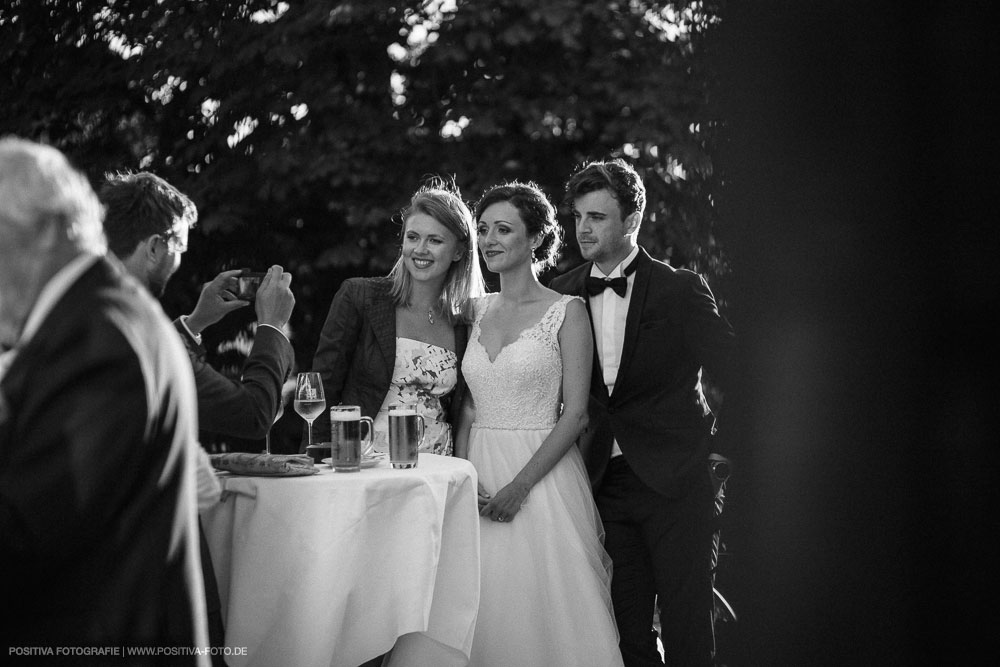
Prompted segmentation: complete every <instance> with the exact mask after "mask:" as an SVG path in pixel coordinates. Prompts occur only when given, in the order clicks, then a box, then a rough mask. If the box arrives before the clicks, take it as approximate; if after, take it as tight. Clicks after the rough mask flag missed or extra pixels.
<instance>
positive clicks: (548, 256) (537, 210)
mask: <svg viewBox="0 0 1000 667" xmlns="http://www.w3.org/2000/svg"><path fill="white" fill-rule="evenodd" d="M500 202H507V203H508V204H510V205H511V206H513V207H514V208H516V209H517V212H518V214H519V215H520V216H521V221H522V222H523V223H524V226H525V228H526V230H527V233H528V236H534V235H536V234H538V235H540V236H541V241H539V243H538V247H537V248H535V250H534V251H533V252H532V255H531V266H532V268H533V269H534V270H535V272H536V273H541V272H542V271H544V270H545V269H547V268H549V267H550V266H554V265H555V263H556V258H557V257H558V256H559V250H560V248H562V227H560V226H559V223H557V222H556V209H555V207H554V206H552V202H550V201H549V198H548V197H547V196H546V194H545V193H544V192H542V189H541V188H540V187H538V185H536V184H535V183H533V182H532V181H510V182H507V183H504V184H502V185H494V186H493V187H491V188H490V189H488V190H487V191H486V192H485V193H484V194H483V196H482V197H480V198H479V201H477V202H476V207H475V218H476V220H479V218H481V217H482V215H483V212H484V211H486V209H488V208H489V207H490V206H492V205H493V204H499V203H500Z"/></svg>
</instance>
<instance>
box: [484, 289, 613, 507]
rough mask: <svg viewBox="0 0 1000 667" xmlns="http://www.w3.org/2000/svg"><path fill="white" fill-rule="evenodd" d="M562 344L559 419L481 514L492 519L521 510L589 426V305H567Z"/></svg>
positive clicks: (591, 350)
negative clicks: (534, 490)
mask: <svg viewBox="0 0 1000 667" xmlns="http://www.w3.org/2000/svg"><path fill="white" fill-rule="evenodd" d="M559 347H560V352H561V355H562V366H563V376H562V394H563V411H562V414H561V415H560V417H559V421H558V422H556V425H555V426H554V427H553V428H552V430H551V431H550V432H549V435H548V436H547V437H546V438H545V441H544V442H542V445H541V446H540V447H539V448H538V451H537V452H535V454H534V455H533V456H532V457H531V459H530V460H529V461H528V462H527V463H526V464H525V465H524V467H523V468H521V470H520V472H518V473H517V475H515V476H514V479H513V480H511V482H510V483H509V484H507V486H505V487H503V488H502V489H500V491H498V492H497V494H496V496H494V497H493V499H492V500H491V501H490V502H489V503H487V504H486V506H485V507H483V508H482V509H481V510H480V512H479V513H480V514H481V515H482V516H488V517H490V518H491V519H496V518H497V517H499V516H503V517H504V520H505V521H510V520H511V519H512V518H513V517H514V515H515V514H517V512H518V511H519V510H520V509H521V505H522V504H523V503H524V500H525V498H527V496H528V492H529V491H530V490H531V488H532V487H533V486H534V485H535V484H537V483H538V481H539V480H540V479H542V478H543V477H545V475H547V474H548V472H549V471H550V470H552V468H553V467H554V466H555V464H556V463H558V462H559V460H560V459H561V458H562V457H563V456H564V455H565V454H566V452H567V451H568V450H569V448H570V447H572V446H573V444H574V443H575V442H576V439H577V437H578V436H579V435H580V433H581V432H583V429H584V428H586V426H587V399H588V396H589V393H590V369H591V365H592V363H593V360H592V355H593V347H594V342H593V339H592V337H591V334H590V324H589V322H588V321H587V311H586V308H585V307H584V305H583V302H581V301H579V300H576V299H574V300H573V301H570V302H569V303H568V304H567V305H566V317H565V319H564V320H563V324H562V327H561V328H560V329H559Z"/></svg>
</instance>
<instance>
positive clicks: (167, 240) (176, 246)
mask: <svg viewBox="0 0 1000 667" xmlns="http://www.w3.org/2000/svg"><path fill="white" fill-rule="evenodd" d="M158 236H159V237H160V239H161V240H162V241H163V243H164V244H166V246H167V250H169V251H170V252H172V253H174V254H177V255H181V254H183V253H185V252H187V249H188V244H187V241H182V240H181V239H179V238H177V237H176V236H170V235H169V234H159V235H158Z"/></svg>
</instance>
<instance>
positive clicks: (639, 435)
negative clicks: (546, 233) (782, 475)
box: [551, 248, 733, 497]
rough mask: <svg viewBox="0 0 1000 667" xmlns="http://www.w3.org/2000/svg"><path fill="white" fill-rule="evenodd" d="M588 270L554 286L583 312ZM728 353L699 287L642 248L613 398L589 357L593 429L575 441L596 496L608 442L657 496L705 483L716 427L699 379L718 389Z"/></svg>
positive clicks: (723, 328)
mask: <svg viewBox="0 0 1000 667" xmlns="http://www.w3.org/2000/svg"><path fill="white" fill-rule="evenodd" d="M591 266H592V264H591V263H590V262H588V263H586V264H584V265H582V266H579V267H577V268H575V269H573V270H572V271H569V272H567V273H566V274H565V275H562V276H560V277H558V278H556V279H555V280H553V281H552V283H551V287H552V288H553V289H555V290H557V291H559V292H562V293H564V294H576V295H579V296H582V297H583V299H584V301H586V302H587V309H588V311H589V309H590V302H589V298H588V295H587V293H586V291H585V288H584V282H585V279H586V277H587V276H588V275H590V269H591ZM732 349H733V332H732V328H731V327H730V326H729V323H728V322H727V321H726V320H725V318H723V317H722V316H721V315H719V311H718V308H717V307H716V303H715V298H714V297H713V296H712V292H711V290H710V289H709V288H708V284H707V283H706V282H705V280H704V279H703V278H701V276H699V275H698V274H696V273H693V272H691V271H687V270H683V269H674V268H672V267H671V266H669V265H668V264H664V263H663V262H658V261H656V260H653V259H652V258H650V256H649V255H648V254H647V253H646V251H645V250H643V249H642V248H640V249H639V263H638V265H637V267H636V274H635V283H634V285H633V287H632V297H631V301H630V302H629V310H628V314H627V316H626V320H625V341H624V345H623V349H622V359H621V364H620V367H619V370H618V378H617V380H616V381H615V389H614V393H613V394H612V395H611V396H608V390H607V386H606V385H605V384H604V375H603V373H602V371H601V367H600V361H599V357H598V355H597V351H596V350H595V352H594V368H593V371H592V374H591V388H590V428H589V432H588V438H584V439H581V445H583V453H584V458H585V460H586V462H587V468H588V471H589V472H590V475H591V482H592V483H593V484H594V488H597V485H598V484H599V483H600V480H601V478H602V477H603V474H604V471H605V469H606V467H607V463H608V460H609V456H610V453H611V445H612V440H613V439H615V438H617V440H618V445H619V447H621V450H622V453H623V454H624V455H625V458H626V460H627V461H628V462H629V465H630V466H631V467H632V469H633V470H634V471H635V473H636V475H638V476H639V478H640V479H641V480H642V481H643V482H645V483H646V484H647V485H648V486H650V487H651V488H653V489H655V490H656V491H658V492H659V493H661V494H663V495H666V496H669V497H677V496H680V495H683V494H684V493H685V491H686V490H687V489H688V488H690V486H691V485H692V484H693V483H694V481H696V479H697V477H696V476H697V475H705V474H707V472H706V471H707V464H706V461H707V459H708V454H709V451H708V450H709V440H708V435H709V433H710V431H711V429H712V427H713V424H714V418H713V415H712V413H711V410H710V409H709V407H708V403H707V402H706V401H705V396H704V394H703V393H702V387H701V371H702V368H704V369H705V370H706V371H707V372H708V373H710V374H711V375H712V377H713V380H718V381H720V382H724V374H725V370H726V367H727V366H728V362H729V358H730V356H731V354H732Z"/></svg>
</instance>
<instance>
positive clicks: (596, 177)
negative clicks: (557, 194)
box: [563, 158, 646, 220]
mask: <svg viewBox="0 0 1000 667" xmlns="http://www.w3.org/2000/svg"><path fill="white" fill-rule="evenodd" d="M598 190H608V191H610V192H611V194H612V195H613V196H614V198H615V199H616V200H617V201H618V206H619V208H621V211H622V219H623V220H624V219H625V218H627V217H628V216H630V215H632V214H633V213H638V214H639V220H642V214H643V212H644V211H645V209H646V187H645V186H644V185H643V184H642V178H640V177H639V174H638V173H637V172H636V170H635V168H633V167H632V165H630V164H629V163H628V162H626V161H625V160H623V159H621V158H615V159H613V160H605V161H595V162H587V163H584V164H582V165H580V167H579V168H578V169H577V170H576V171H575V172H574V173H573V175H572V176H571V177H570V179H569V181H567V183H566V196H565V198H564V199H563V204H564V205H565V206H566V207H567V208H569V209H570V210H571V211H572V210H573V203H574V202H575V201H576V199H577V198H579V197H582V196H583V195H585V194H588V193H590V192H597V191H598Z"/></svg>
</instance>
